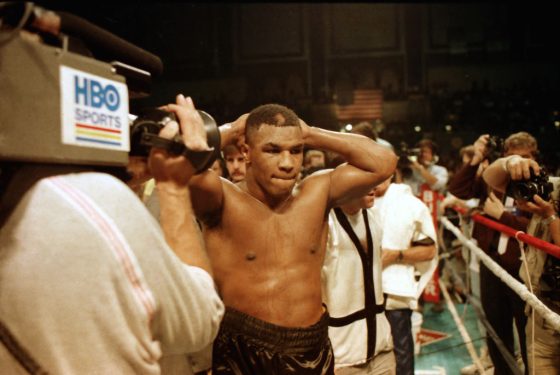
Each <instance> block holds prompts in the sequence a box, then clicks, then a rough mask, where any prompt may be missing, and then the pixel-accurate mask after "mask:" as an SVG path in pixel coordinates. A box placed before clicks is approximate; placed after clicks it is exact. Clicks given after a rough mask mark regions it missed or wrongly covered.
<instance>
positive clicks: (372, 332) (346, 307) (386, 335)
mask: <svg viewBox="0 0 560 375" xmlns="http://www.w3.org/2000/svg"><path fill="white" fill-rule="evenodd" d="M373 203H374V191H373V190H372V191H371V192H370V193H369V194H367V195H365V196H363V197H360V198H356V199H353V200H351V201H349V202H348V203H346V204H344V205H341V206H340V207H337V208H335V209H333V210H331V212H330V214H329V236H328V241H327V252H326V256H325V262H324V265H323V273H322V279H323V296H324V297H323V298H324V302H325V304H326V305H327V308H328V309H329V314H330V321H329V338H330V340H331V342H332V345H333V351H334V356H335V373H336V374H337V375H342V374H343V375H349V374H377V375H380V374H387V375H390V374H395V356H394V354H393V343H392V339H391V328H390V326H389V322H388V321H387V318H386V317H385V314H384V304H385V302H384V297H383V291H382V288H381V246H380V245H381V227H380V225H379V223H378V221H377V215H376V214H375V207H373V208H372V206H373Z"/></svg>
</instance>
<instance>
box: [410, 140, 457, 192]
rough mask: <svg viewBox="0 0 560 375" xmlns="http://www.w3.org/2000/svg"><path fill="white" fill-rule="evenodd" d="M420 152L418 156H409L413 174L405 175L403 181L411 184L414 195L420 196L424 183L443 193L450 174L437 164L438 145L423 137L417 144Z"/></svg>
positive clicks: (431, 188)
mask: <svg viewBox="0 0 560 375" xmlns="http://www.w3.org/2000/svg"><path fill="white" fill-rule="evenodd" d="M417 148H419V149H420V153H419V155H418V156H417V157H409V161H410V167H411V169H412V174H411V175H410V176H403V182H404V183H405V184H407V185H409V186H410V187H411V189H412V192H413V193H414V195H416V196H419V195H420V191H421V186H422V185H427V187H428V188H429V189H430V190H434V191H437V192H439V193H442V192H443V190H444V189H445V186H446V185H447V180H448V179H449V174H448V171H447V169H446V168H445V167H444V166H441V165H437V164H436V163H437V161H438V157H437V155H436V153H437V146H436V144H435V143H434V142H433V141H432V140H430V139H422V140H421V141H420V142H418V144H417Z"/></svg>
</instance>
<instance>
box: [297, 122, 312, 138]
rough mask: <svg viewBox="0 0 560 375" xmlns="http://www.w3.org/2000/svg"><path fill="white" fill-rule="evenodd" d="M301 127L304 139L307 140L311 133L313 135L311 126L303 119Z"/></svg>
mask: <svg viewBox="0 0 560 375" xmlns="http://www.w3.org/2000/svg"><path fill="white" fill-rule="evenodd" d="M299 126H300V127H301V135H302V136H303V139H305V138H307V136H308V135H309V133H311V126H309V125H307V123H306V122H305V121H303V120H302V119H299Z"/></svg>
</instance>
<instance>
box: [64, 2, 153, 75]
mask: <svg viewBox="0 0 560 375" xmlns="http://www.w3.org/2000/svg"><path fill="white" fill-rule="evenodd" d="M57 14H58V15H59V17H60V31H61V32H63V33H67V34H70V35H75V36H77V37H79V38H80V39H82V40H83V41H84V42H85V43H86V45H87V46H88V47H90V48H91V49H92V51H94V55H96V52H97V54H98V55H99V58H101V59H105V58H107V59H116V60H119V61H122V62H124V63H127V64H130V65H132V66H135V67H137V68H140V69H143V70H146V71H148V72H150V73H151V74H152V76H160V75H161V74H162V72H163V63H162V62H161V59H160V58H159V57H158V56H156V55H154V54H152V53H150V52H148V51H146V50H143V49H142V48H140V47H138V46H136V45H134V44H132V43H130V42H127V41H126V40H124V39H121V38H119V37H118V36H116V35H115V34H112V33H110V32H109V31H107V30H105V29H102V28H101V27H99V26H96V25H94V24H92V23H90V22H88V21H86V20H84V19H83V18H80V17H78V16H75V15H73V14H70V13H66V12H58V13H57Z"/></svg>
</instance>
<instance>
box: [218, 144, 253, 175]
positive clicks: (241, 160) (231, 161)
mask: <svg viewBox="0 0 560 375" xmlns="http://www.w3.org/2000/svg"><path fill="white" fill-rule="evenodd" d="M222 153H223V155H224V160H225V161H226V168H227V172H228V175H229V179H230V180H231V181H232V182H235V183H237V182H240V181H243V180H244V179H245V174H246V173H247V161H246V159H245V155H243V152H241V150H240V149H239V147H238V146H237V145H233V144H231V145H227V146H226V147H224V148H223V150H222Z"/></svg>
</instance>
